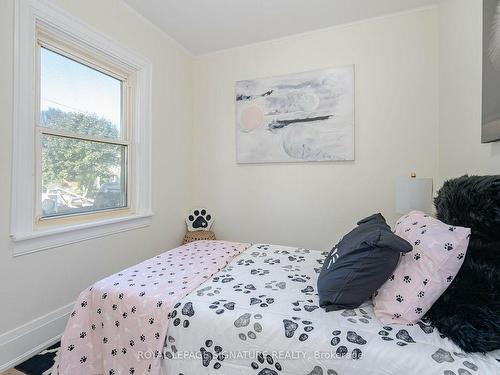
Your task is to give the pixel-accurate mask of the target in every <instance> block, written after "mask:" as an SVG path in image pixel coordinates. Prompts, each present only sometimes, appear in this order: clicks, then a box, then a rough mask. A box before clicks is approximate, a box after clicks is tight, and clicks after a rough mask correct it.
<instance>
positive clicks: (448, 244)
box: [444, 242, 454, 251]
mask: <svg viewBox="0 0 500 375" xmlns="http://www.w3.org/2000/svg"><path fill="white" fill-rule="evenodd" d="M444 249H445V250H448V251H451V250H453V249H454V248H453V244H451V243H449V242H448V243H446V244H444Z"/></svg>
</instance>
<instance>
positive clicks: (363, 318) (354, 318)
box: [340, 308, 372, 324]
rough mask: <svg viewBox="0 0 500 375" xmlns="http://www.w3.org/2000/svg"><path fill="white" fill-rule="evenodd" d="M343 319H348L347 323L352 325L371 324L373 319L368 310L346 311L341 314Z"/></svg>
mask: <svg viewBox="0 0 500 375" xmlns="http://www.w3.org/2000/svg"><path fill="white" fill-rule="evenodd" d="M358 312H359V314H358ZM340 315H342V316H343V317H345V318H347V321H349V322H351V323H355V324H356V323H358V322H360V323H363V324H369V323H370V320H371V319H372V317H371V316H370V315H368V313H367V312H366V310H364V309H362V308H360V309H357V310H344V311H342V312H341V313H340Z"/></svg>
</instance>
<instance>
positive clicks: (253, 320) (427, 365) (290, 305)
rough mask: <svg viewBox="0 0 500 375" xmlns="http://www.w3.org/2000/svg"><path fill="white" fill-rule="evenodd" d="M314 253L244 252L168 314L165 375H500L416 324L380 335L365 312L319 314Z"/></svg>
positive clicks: (319, 257) (267, 248)
mask: <svg viewBox="0 0 500 375" xmlns="http://www.w3.org/2000/svg"><path fill="white" fill-rule="evenodd" d="M326 255H327V254H326V253H323V252H319V251H313V250H306V249H300V248H291V247H283V246H275V245H267V244H257V245H253V246H251V247H250V248H249V249H247V250H246V251H245V252H243V253H242V254H240V255H239V256H237V257H236V258H234V259H233V261H232V262H231V263H229V264H228V265H227V266H226V267H225V268H223V269H222V270H221V271H220V272H219V273H217V274H216V275H214V276H213V277H212V278H210V279H209V280H207V281H206V282H205V283H203V284H202V285H201V286H200V287H199V288H198V289H196V290H195V291H193V292H192V293H190V294H189V295H187V296H186V297H185V298H184V299H182V300H181V302H179V303H178V304H177V305H176V306H175V309H174V310H173V311H172V312H171V314H170V320H169V326H168V333H167V337H166V339H165V346H164V350H163V359H162V370H163V372H164V373H166V374H175V375H177V374H183V375H198V374H227V375H234V374H248V375H250V374H259V375H277V374H297V375H298V374H300V375H309V374H310V375H321V374H325V375H335V374H338V375H341V374H349V375H355V374H371V375H376V374H384V375H387V374H405V375H407V374H418V375H421V374H429V375H432V374H436V375H437V374H444V375H453V374H459V375H467V374H481V375H489V374H492V375H493V374H500V362H498V360H496V359H495V356H494V355H493V354H486V355H482V354H468V353H464V352H463V351H462V350H460V348H458V347H457V346H456V345H455V344H454V343H453V342H451V341H450V340H448V339H447V338H446V337H444V336H442V335H440V333H439V332H438V331H437V330H436V329H434V328H433V327H431V326H429V325H428V324H426V323H424V322H418V324H415V325H384V324H382V323H381V322H380V321H379V320H378V319H377V318H376V317H375V315H374V313H373V306H372V305H371V303H369V302H367V303H365V304H364V305H363V306H361V307H359V308H357V309H353V310H341V311H334V312H325V311H324V310H323V309H321V308H319V306H318V303H319V301H318V296H317V291H316V282H317V277H318V274H319V271H320V269H321V266H322V262H323V259H324V258H325V256H326Z"/></svg>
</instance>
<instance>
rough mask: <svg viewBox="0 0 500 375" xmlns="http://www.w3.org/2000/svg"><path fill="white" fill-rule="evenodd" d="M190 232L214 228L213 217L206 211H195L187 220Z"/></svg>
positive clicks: (202, 209)
mask: <svg viewBox="0 0 500 375" xmlns="http://www.w3.org/2000/svg"><path fill="white" fill-rule="evenodd" d="M186 224H187V226H188V230H190V231H196V230H209V229H210V227H211V226H212V215H210V214H209V213H208V212H207V210H206V209H204V208H201V209H195V210H193V211H192V212H191V213H190V214H189V215H188V217H187V218H186Z"/></svg>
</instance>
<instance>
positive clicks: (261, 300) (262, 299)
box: [250, 294, 274, 307]
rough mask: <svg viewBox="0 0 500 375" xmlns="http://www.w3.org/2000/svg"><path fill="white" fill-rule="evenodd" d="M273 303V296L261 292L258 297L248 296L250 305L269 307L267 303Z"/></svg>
mask: <svg viewBox="0 0 500 375" xmlns="http://www.w3.org/2000/svg"><path fill="white" fill-rule="evenodd" d="M273 303H274V298H272V297H267V296H266V295H265V294H262V295H260V296H258V297H251V298H250V306H255V305H258V306H260V307H269V305H272V304H273Z"/></svg>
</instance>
